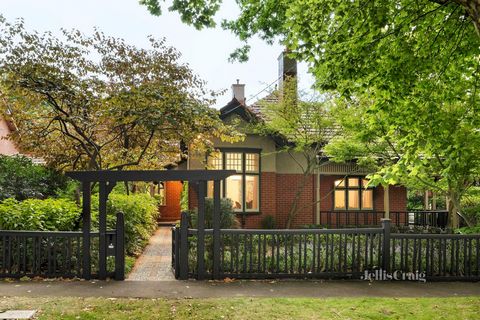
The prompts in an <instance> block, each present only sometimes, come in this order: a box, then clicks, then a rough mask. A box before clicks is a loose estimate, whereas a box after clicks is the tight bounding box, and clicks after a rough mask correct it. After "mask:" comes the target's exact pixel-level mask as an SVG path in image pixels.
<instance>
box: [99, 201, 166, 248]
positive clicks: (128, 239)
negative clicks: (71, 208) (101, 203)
mask: <svg viewBox="0 0 480 320" xmlns="http://www.w3.org/2000/svg"><path fill="white" fill-rule="evenodd" d="M117 212H123V214H124V217H125V250H126V252H127V254H128V255H137V254H140V253H141V251H142V249H143V248H144V246H145V245H146V244H147V243H148V239H150V236H151V235H152V233H153V232H154V231H155V230H156V228H157V219H158V214H159V212H158V202H157V201H156V200H155V199H154V198H152V197H150V196H149V195H147V194H143V193H141V194H131V195H125V194H116V193H111V194H110V195H109V197H108V202H107V229H114V228H115V223H116V215H117ZM92 228H93V229H96V230H98V195H93V196H92Z"/></svg>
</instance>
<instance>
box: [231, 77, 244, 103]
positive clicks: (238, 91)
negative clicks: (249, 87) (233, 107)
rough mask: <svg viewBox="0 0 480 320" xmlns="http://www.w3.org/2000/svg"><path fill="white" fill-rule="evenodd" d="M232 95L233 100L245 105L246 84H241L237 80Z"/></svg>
mask: <svg viewBox="0 0 480 320" xmlns="http://www.w3.org/2000/svg"><path fill="white" fill-rule="evenodd" d="M232 94H233V98H235V99H237V100H238V102H240V103H241V104H243V105H245V84H241V83H240V80H239V79H237V83H235V84H232Z"/></svg>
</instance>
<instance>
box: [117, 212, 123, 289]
mask: <svg viewBox="0 0 480 320" xmlns="http://www.w3.org/2000/svg"><path fill="white" fill-rule="evenodd" d="M115 233H116V237H115V239H116V241H115V280H125V220H124V216H123V212H118V213H117V222H116V226H115Z"/></svg>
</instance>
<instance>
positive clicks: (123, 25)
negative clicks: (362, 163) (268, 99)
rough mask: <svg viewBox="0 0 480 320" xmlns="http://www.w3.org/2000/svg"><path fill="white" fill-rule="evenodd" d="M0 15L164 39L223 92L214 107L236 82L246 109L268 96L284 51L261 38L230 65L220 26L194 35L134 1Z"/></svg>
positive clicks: (77, 3)
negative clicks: (244, 59)
mask: <svg viewBox="0 0 480 320" xmlns="http://www.w3.org/2000/svg"><path fill="white" fill-rule="evenodd" d="M0 14H2V15H3V16H4V17H5V18H6V19H7V20H8V21H13V20H14V19H17V18H23V19H24V20H25V25H26V27H27V29H30V30H37V31H52V32H53V33H59V30H60V28H66V29H72V28H75V29H78V30H80V31H81V32H83V33H86V34H91V33H92V32H93V29H94V27H98V28H99V29H100V30H101V31H103V32H104V33H105V34H107V35H110V36H115V37H118V38H123V39H125V40H126V42H127V43H129V44H134V45H136V46H138V47H149V43H148V38H147V37H148V36H149V35H152V36H154V37H155V38H166V41H167V44H168V45H170V46H173V47H175V48H176V49H178V50H179V51H180V52H181V53H182V58H181V62H183V63H187V64H188V65H189V66H190V68H191V69H192V70H193V71H194V72H195V73H196V74H197V75H198V76H199V77H200V78H201V79H203V80H205V81H207V87H208V88H209V89H211V90H214V91H221V90H225V93H224V94H223V96H220V97H218V99H217V103H216V105H215V107H216V108H220V107H222V106H224V105H225V104H227V103H228V102H229V101H230V99H231V98H232V93H231V85H232V84H233V83H235V82H236V79H239V80H240V83H244V84H245V95H246V97H247V104H251V103H253V102H255V101H256V100H257V99H259V98H261V97H262V96H264V95H266V94H267V93H268V92H269V89H268V88H267V87H268V86H269V85H270V87H273V86H274V84H275V83H276V80H277V78H278V62H277V58H278V56H279V54H280V53H281V51H282V49H283V47H282V46H281V45H278V44H276V45H267V44H266V43H264V42H263V41H261V40H260V39H254V40H253V41H251V42H250V45H251V47H252V50H251V54H250V60H249V61H248V62H247V63H238V62H235V63H230V62H228V56H229V54H230V53H231V52H232V51H233V50H234V49H235V48H237V47H239V46H241V45H242V43H241V42H240V41H239V40H238V39H237V38H236V37H235V36H234V35H233V34H232V33H230V32H228V31H224V30H222V29H221V28H220V27H217V28H215V29H206V30H201V31H197V30H196V29H195V28H193V27H191V26H187V25H185V24H183V23H182V22H181V20H180V18H179V16H178V14H176V13H172V12H169V11H168V10H164V12H163V14H162V15H161V16H160V17H156V16H152V15H151V14H150V13H149V12H148V10H147V9H146V7H144V6H141V5H139V4H138V0H0ZM236 15H238V8H237V7H236V5H235V3H234V1H233V0H225V1H224V5H223V7H222V10H221V12H220V13H219V15H218V20H220V18H221V17H235V16H236ZM298 77H299V89H301V90H302V89H305V90H306V89H308V88H309V87H310V86H311V85H312V81H313V80H312V79H313V78H312V77H311V76H310V75H308V74H307V72H306V66H305V65H303V64H299V66H298Z"/></svg>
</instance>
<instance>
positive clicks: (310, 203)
mask: <svg viewBox="0 0 480 320" xmlns="http://www.w3.org/2000/svg"><path fill="white" fill-rule="evenodd" d="M279 74H280V77H279V79H280V81H282V80H283V79H285V78H286V77H287V76H292V75H293V76H295V75H296V63H295V61H292V60H291V59H289V58H288V57H286V56H285V55H284V54H281V55H280V57H279ZM268 98H269V97H267V99H268ZM220 118H221V119H222V120H223V121H225V122H230V123H232V122H235V123H236V124H237V125H238V126H244V125H245V127H248V126H247V125H248V123H250V122H252V121H257V120H261V119H262V118H263V115H262V114H261V107H260V104H259V103H255V104H253V105H250V106H248V105H247V104H246V103H245V85H244V84H240V83H238V82H237V83H236V84H233V85H232V100H231V101H230V102H228V103H227V104H226V105H225V106H224V107H223V108H221V109H220ZM283 143H284V141H283V139H279V137H276V136H261V135H258V134H253V133H247V134H246V137H245V139H244V141H241V142H237V143H228V142H222V141H220V140H217V141H214V147H215V148H216V150H218V153H216V154H215V155H214V156H212V155H211V156H208V155H205V154H200V155H198V154H197V155H193V154H191V155H189V158H188V159H187V160H186V162H184V163H182V164H180V165H179V168H181V169H192V170H193V169H205V168H210V169H230V170H231V169H233V170H236V171H237V174H236V175H233V176H231V177H229V178H227V179H226V180H225V181H223V182H222V185H221V196H222V197H226V198H230V199H231V200H232V203H233V207H234V210H235V211H236V212H237V213H238V218H239V220H240V221H241V224H242V226H243V227H245V228H259V227H260V226H261V222H262V219H264V218H265V217H266V216H268V215H271V216H272V217H273V218H274V220H275V222H276V226H277V227H280V228H282V227H284V226H285V224H286V221H287V219H288V215H289V211H290V208H291V206H292V203H293V202H294V200H295V199H296V198H297V196H298V199H299V201H297V203H300V205H299V206H298V211H297V214H296V215H295V218H294V219H293V221H292V224H291V227H299V226H304V225H313V224H317V225H330V226H332V225H334V226H335V225H337V226H338V225H353V224H355V225H362V224H364V225H376V224H378V223H379V221H380V219H381V218H383V217H384V211H387V212H389V213H390V212H391V213H392V214H393V213H394V212H396V213H400V212H402V213H405V212H406V209H407V208H406V206H407V191H406V188H405V187H403V186H390V187H389V189H388V192H385V191H384V188H383V187H381V186H379V187H375V188H365V185H366V183H367V180H366V179H365V176H366V175H367V174H368V173H369V172H368V171H367V170H365V169H364V168H361V167H359V166H358V165H357V164H356V163H354V162H352V163H333V162H330V161H328V159H327V158H324V157H323V158H322V157H321V155H319V156H320V157H321V158H322V159H321V160H322V161H324V163H323V165H322V166H321V167H320V168H319V169H318V170H317V171H316V172H315V173H313V174H309V175H308V176H304V174H303V172H302V170H301V168H300V165H301V164H302V162H304V161H305V159H304V158H302V155H301V154H293V155H292V154H289V153H287V152H282V151H281V149H282V147H283ZM304 179H305V180H304ZM303 183H305V185H304V187H303V188H302V190H301V192H300V194H298V195H297V192H298V190H299V186H300V185H301V184H303ZM172 188H173V186H172ZM176 188H177V189H178V187H176ZM167 190H168V186H167ZM212 194H213V184H210V185H209V186H208V196H209V197H211V196H212ZM189 203H190V207H195V205H196V203H197V196H196V192H195V190H194V188H190V192H189ZM167 207H168V202H167ZM164 210H166V208H165V209H164ZM177 214H179V212H178V213H177ZM172 217H173V218H175V215H169V218H172ZM177 218H178V217H177ZM392 219H395V216H393V217H392ZM397 219H406V217H405V216H404V215H403V216H402V217H399V216H397Z"/></svg>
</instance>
